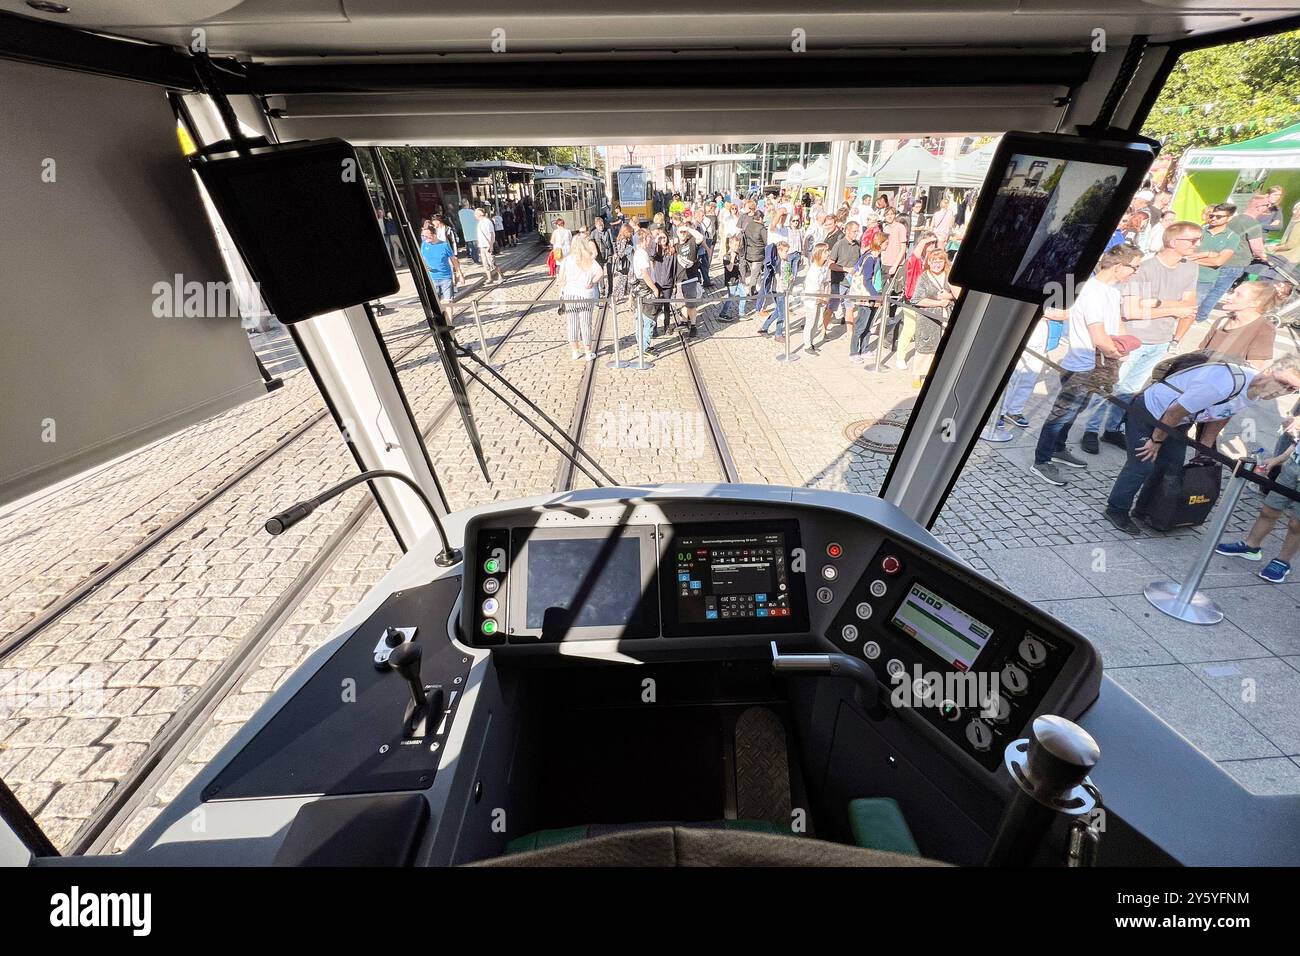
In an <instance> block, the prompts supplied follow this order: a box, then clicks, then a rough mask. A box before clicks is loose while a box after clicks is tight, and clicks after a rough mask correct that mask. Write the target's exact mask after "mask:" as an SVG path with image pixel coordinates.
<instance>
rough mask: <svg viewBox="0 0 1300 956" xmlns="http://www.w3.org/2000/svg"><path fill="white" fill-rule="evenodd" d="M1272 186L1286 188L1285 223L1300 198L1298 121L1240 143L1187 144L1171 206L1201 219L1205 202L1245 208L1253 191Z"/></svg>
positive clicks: (1181, 214)
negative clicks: (1191, 146)
mask: <svg viewBox="0 0 1300 956" xmlns="http://www.w3.org/2000/svg"><path fill="white" fill-rule="evenodd" d="M1271 186H1281V187H1282V188H1283V190H1285V192H1284V193H1283V195H1282V203H1281V209H1282V224H1283V228H1285V227H1286V226H1287V225H1288V224H1289V222H1290V216H1291V207H1292V206H1293V205H1294V204H1295V203H1296V202H1300V123H1297V124H1296V125H1294V126H1288V127H1287V128H1286V129H1280V130H1277V131H1275V132H1272V133H1265V134H1264V135H1263V136H1256V137H1255V138H1254V139H1248V140H1244V141H1242V142H1240V143H1229V144H1228V145H1226V146H1215V147H1214V148H1212V149H1189V150H1188V151H1187V152H1186V153H1185V154H1183V161H1182V164H1181V172H1180V174H1179V179H1178V185H1177V187H1176V188H1175V190H1174V202H1173V209H1174V212H1175V213H1177V214H1178V218H1179V219H1190V220H1191V221H1192V222H1197V223H1199V222H1200V221H1201V210H1202V209H1203V208H1204V207H1205V206H1207V205H1210V204H1211V203H1220V202H1228V201H1231V202H1236V203H1237V205H1238V207H1241V208H1244V207H1245V202H1246V199H1248V198H1249V197H1250V194H1251V193H1255V192H1263V191H1264V190H1267V189H1268V188H1269V187H1271ZM1276 235H1280V233H1278V234H1275V236H1276Z"/></svg>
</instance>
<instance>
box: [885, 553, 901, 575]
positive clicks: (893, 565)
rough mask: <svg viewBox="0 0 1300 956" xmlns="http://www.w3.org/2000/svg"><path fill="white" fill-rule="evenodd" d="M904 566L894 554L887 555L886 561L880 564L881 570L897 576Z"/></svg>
mask: <svg viewBox="0 0 1300 956" xmlns="http://www.w3.org/2000/svg"><path fill="white" fill-rule="evenodd" d="M902 566H903V565H902V562H900V561H899V560H898V558H896V557H894V556H893V555H892V554H890V555H886V556H885V558H884V560H882V561H881V562H880V570H882V571H884V572H885V573H886V574H897V573H898V571H899V569H900V568H902Z"/></svg>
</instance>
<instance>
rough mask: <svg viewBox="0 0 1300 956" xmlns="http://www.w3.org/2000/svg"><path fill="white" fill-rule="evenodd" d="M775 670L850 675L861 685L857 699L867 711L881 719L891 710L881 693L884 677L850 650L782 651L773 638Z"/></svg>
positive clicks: (793, 672)
mask: <svg viewBox="0 0 1300 956" xmlns="http://www.w3.org/2000/svg"><path fill="white" fill-rule="evenodd" d="M772 672H773V673H774V674H809V675H815V676H818V677H846V678H848V679H849V680H851V681H853V682H854V683H856V684H857V685H858V687H857V700H858V703H860V704H861V705H862V707H863V708H864V709H865V710H866V712H867V714H868V715H869V716H871V717H873V718H875V719H876V720H880V719H881V718H883V717H884V716H885V715H886V714H888V713H889V708H888V707H887V706H886V705H885V698H884V697H883V696H882V695H881V693H880V681H879V680H878V679H877V678H876V672H875V671H873V670H872V669H871V666H870V665H869V664H867V662H866V661H860V660H858V659H857V658H856V657H849V655H847V654H836V653H830V654H825V653H816V654H782V653H781V650H780V648H778V647H777V646H776V641H773V642H772Z"/></svg>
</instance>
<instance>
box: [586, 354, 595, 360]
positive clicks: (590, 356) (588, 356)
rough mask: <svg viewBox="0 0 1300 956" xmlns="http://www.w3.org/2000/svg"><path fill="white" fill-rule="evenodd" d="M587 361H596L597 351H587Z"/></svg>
mask: <svg viewBox="0 0 1300 956" xmlns="http://www.w3.org/2000/svg"><path fill="white" fill-rule="evenodd" d="M587 361H588V362H594V361H596V353H595V352H588V353H587Z"/></svg>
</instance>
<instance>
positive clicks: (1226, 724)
mask: <svg viewBox="0 0 1300 956" xmlns="http://www.w3.org/2000/svg"><path fill="white" fill-rule="evenodd" d="M1107 673H1108V674H1109V676H1110V677H1111V678H1112V679H1114V680H1116V681H1118V682H1119V683H1120V684H1121V685H1122V686H1123V687H1124V688H1125V689H1126V690H1127V691H1128V692H1129V693H1131V694H1133V696H1135V697H1137V699H1138V700H1140V701H1142V703H1143V704H1145V705H1146V706H1147V707H1149V708H1150V709H1151V710H1152V711H1154V712H1155V714H1156V715H1157V716H1158V717H1160V718H1161V719H1162V720H1164V721H1165V723H1167V724H1169V725H1170V726H1171V727H1173V728H1174V729H1175V730H1176V731H1178V732H1179V733H1180V734H1182V735H1183V736H1184V737H1186V738H1187V739H1188V740H1189V741H1191V743H1192V744H1194V745H1195V746H1196V747H1198V748H1199V749H1200V750H1201V751H1202V752H1204V753H1205V754H1206V755H1208V756H1209V757H1211V758H1213V759H1215V760H1244V759H1249V758H1253V757H1281V756H1284V755H1283V754H1282V752H1281V751H1280V750H1278V748H1277V747H1275V746H1274V745H1273V744H1272V743H1270V742H1269V740H1268V738H1267V737H1265V736H1264V735H1263V734H1261V733H1260V732H1259V731H1258V730H1256V729H1255V728H1254V727H1252V726H1251V724H1250V722H1249V721H1247V720H1246V719H1245V718H1244V717H1242V716H1240V715H1239V714H1238V713H1236V711H1234V710H1233V709H1232V708H1231V707H1230V706H1229V705H1228V704H1227V703H1225V702H1224V701H1223V699H1222V698H1220V697H1219V695H1218V694H1216V693H1215V692H1214V691H1213V690H1211V689H1210V688H1209V687H1207V686H1206V685H1205V684H1204V683H1203V682H1202V681H1201V680H1200V679H1198V678H1197V676H1196V675H1195V674H1193V673H1192V671H1191V670H1190V669H1189V668H1187V667H1186V666H1184V665H1182V664H1169V665H1163V666H1156V667H1117V668H1112V669H1111V670H1109V671H1108V672H1107Z"/></svg>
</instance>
